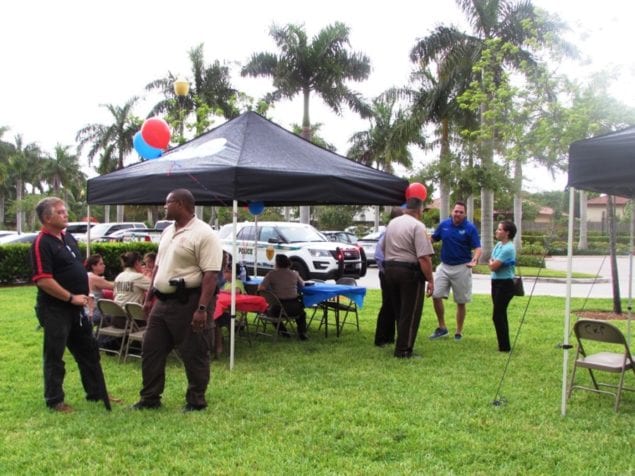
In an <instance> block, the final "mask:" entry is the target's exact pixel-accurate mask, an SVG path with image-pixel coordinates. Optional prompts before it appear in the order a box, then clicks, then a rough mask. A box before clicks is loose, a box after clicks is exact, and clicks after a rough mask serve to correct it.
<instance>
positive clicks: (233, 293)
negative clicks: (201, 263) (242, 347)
mask: <svg viewBox="0 0 635 476" xmlns="http://www.w3.org/2000/svg"><path fill="white" fill-rule="evenodd" d="M237 228H238V202H237V201H236V200H234V202H233V206H232V287H231V297H232V298H231V303H232V304H231V314H230V315H231V320H230V326H229V370H233V369H234V352H235V344H236V330H235V325H234V324H235V323H236V319H235V317H236V261H237V260H238V243H236V229H237ZM221 272H222V270H221Z"/></svg>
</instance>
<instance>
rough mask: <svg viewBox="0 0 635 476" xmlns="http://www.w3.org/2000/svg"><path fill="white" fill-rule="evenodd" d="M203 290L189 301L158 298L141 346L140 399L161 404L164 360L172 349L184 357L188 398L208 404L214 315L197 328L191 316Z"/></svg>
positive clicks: (200, 403) (197, 404)
mask: <svg viewBox="0 0 635 476" xmlns="http://www.w3.org/2000/svg"><path fill="white" fill-rule="evenodd" d="M199 296H200V293H191V294H189V296H188V299H187V302H186V303H182V302H180V301H179V300H178V299H167V300H165V301H161V300H157V301H156V302H155V303H154V307H153V308H152V311H151V313H150V320H149V322H148V326H147V330H146V334H145V337H144V339H143V345H142V349H141V373H142V376H143V388H142V389H141V392H140V395H141V401H142V402H144V403H147V404H149V405H152V404H158V403H159V402H160V401H161V395H162V394H163V390H164V388H165V364H166V361H167V357H168V355H169V354H170V352H172V350H173V349H175V348H176V349H177V350H178V352H179V355H180V356H181V358H182V359H183V365H184V366H185V374H186V376H187V382H188V387H187V391H186V393H185V401H186V402H187V403H190V404H192V405H195V406H205V405H207V402H206V400H205V391H206V390H207V385H208V384H209V380H210V364H209V362H210V349H211V332H212V327H211V315H212V314H213V312H214V311H213V309H212V310H211V312H209V313H208V319H207V324H206V325H205V329H204V330H203V331H200V332H194V330H193V329H192V316H193V315H194V311H196V309H197V307H198V300H199Z"/></svg>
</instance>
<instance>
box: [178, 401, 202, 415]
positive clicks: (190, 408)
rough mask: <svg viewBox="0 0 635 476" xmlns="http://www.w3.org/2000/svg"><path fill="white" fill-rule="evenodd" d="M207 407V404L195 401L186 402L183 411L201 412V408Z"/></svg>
mask: <svg viewBox="0 0 635 476" xmlns="http://www.w3.org/2000/svg"><path fill="white" fill-rule="evenodd" d="M206 408H207V405H194V404H193V403H186V404H185V405H183V408H182V410H183V413H189V412H200V411H201V410H205V409H206Z"/></svg>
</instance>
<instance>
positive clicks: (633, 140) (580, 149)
mask: <svg viewBox="0 0 635 476" xmlns="http://www.w3.org/2000/svg"><path fill="white" fill-rule="evenodd" d="M569 186H570V187H575V188H577V189H581V190H589V191H592V192H599V193H606V194H608V195H618V196H620V197H628V198H633V197H634V196H635V127H629V128H628V129H624V130H621V131H618V132H611V133H609V134H604V135H601V136H597V137H592V138H590V139H585V140H579V141H577V142H574V143H573V144H571V146H570V147H569Z"/></svg>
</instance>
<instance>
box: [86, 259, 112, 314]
mask: <svg viewBox="0 0 635 476" xmlns="http://www.w3.org/2000/svg"><path fill="white" fill-rule="evenodd" d="M85 268H86V271H88V288H89V289H90V296H91V298H92V299H90V300H89V302H88V315H89V316H90V317H91V319H92V322H93V324H95V325H97V324H99V322H100V321H101V318H102V315H101V312H99V309H98V308H97V301H98V300H99V299H102V298H103V297H104V290H110V291H112V289H113V288H114V283H113V282H112V281H108V280H107V279H106V278H104V272H105V271H106V264H105V263H104V258H103V257H102V256H101V255H100V254H93V255H90V256H89V257H88V258H87V259H86V263H85Z"/></svg>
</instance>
